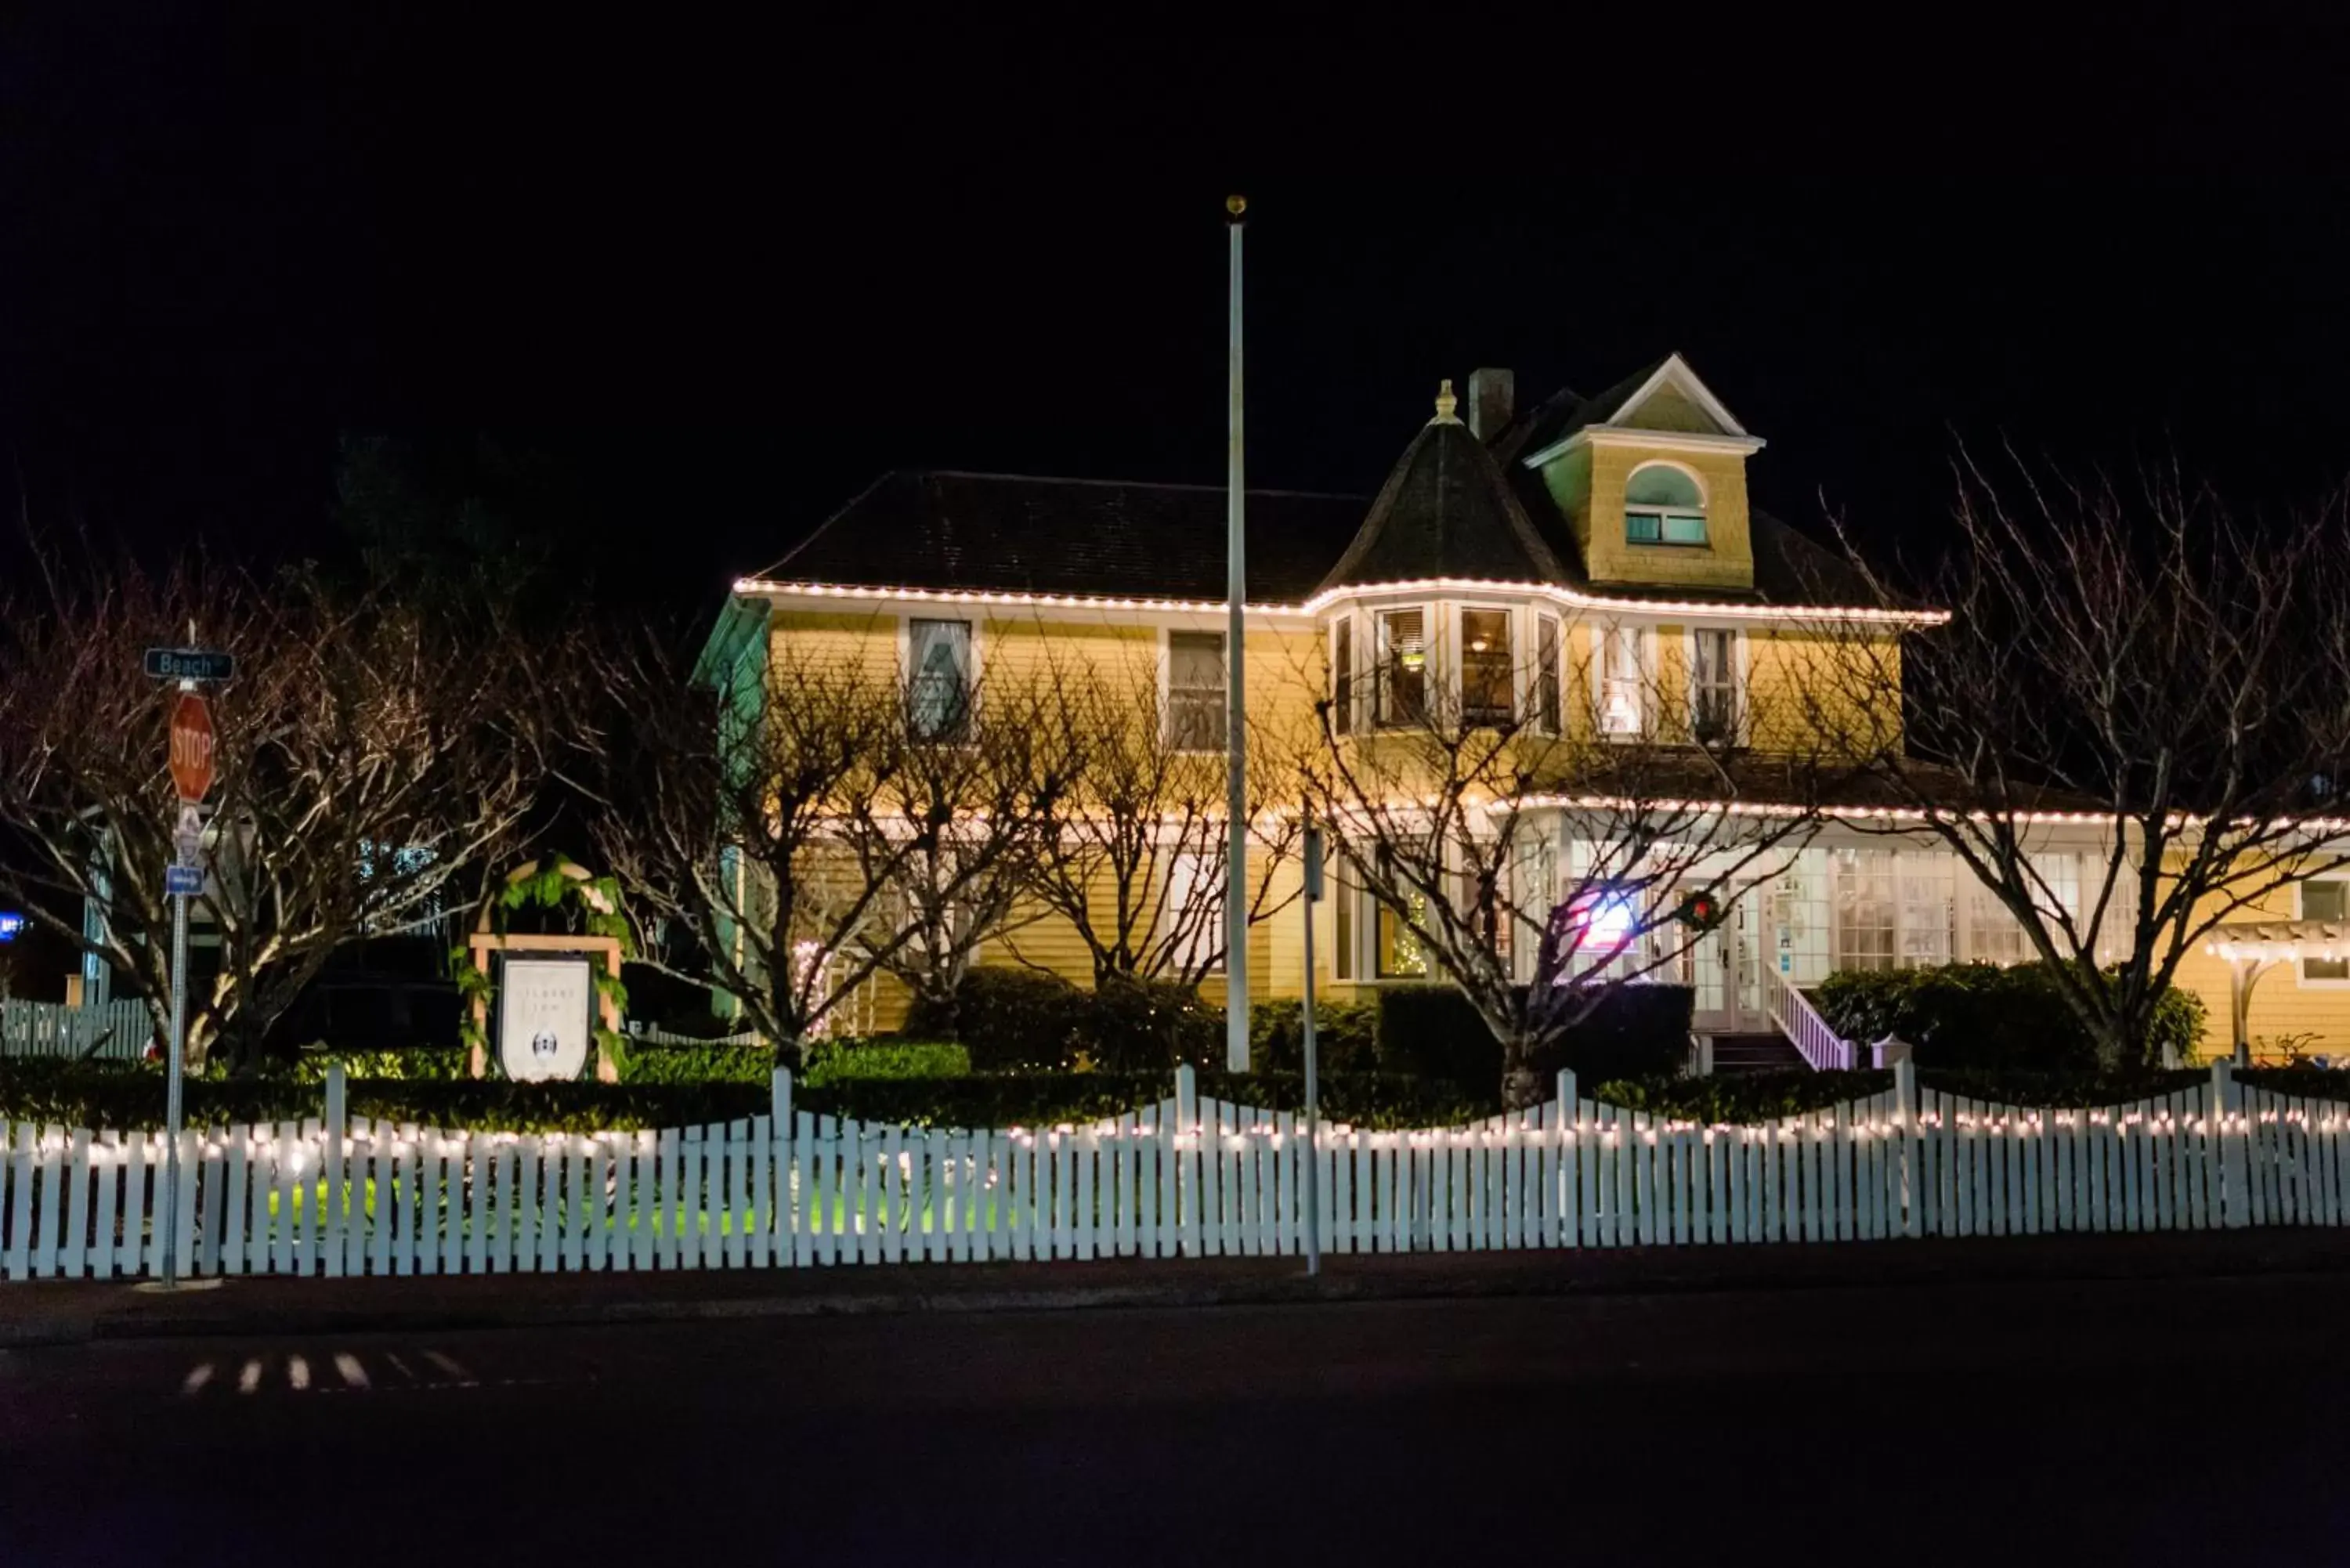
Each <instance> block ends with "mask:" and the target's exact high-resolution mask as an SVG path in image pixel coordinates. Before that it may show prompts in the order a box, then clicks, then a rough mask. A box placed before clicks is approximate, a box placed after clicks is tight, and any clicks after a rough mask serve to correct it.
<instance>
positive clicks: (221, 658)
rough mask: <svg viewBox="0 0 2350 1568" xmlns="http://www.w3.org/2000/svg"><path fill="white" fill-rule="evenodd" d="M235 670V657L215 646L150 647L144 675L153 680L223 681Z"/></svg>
mask: <svg viewBox="0 0 2350 1568" xmlns="http://www.w3.org/2000/svg"><path fill="white" fill-rule="evenodd" d="M235 673H236V656H235V655H234V654H230V653H224V652H222V651H221V650H220V649H216V648H151V649H148V650H147V674H148V677H149V679H151V680H213V681H219V680H228V679H229V678H230V677H231V676H233V675H234V674H235Z"/></svg>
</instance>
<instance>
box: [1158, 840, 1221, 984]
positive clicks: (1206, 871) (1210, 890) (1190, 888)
mask: <svg viewBox="0 0 2350 1568" xmlns="http://www.w3.org/2000/svg"><path fill="white" fill-rule="evenodd" d="M1166 918H1167V919H1168V921H1169V922H1170V924H1171V925H1173V926H1174V927H1175V928H1176V929H1175V930H1174V931H1173V932H1172V933H1171V935H1172V938H1173V940H1172V941H1171V942H1170V958H1171V959H1172V960H1173V961H1174V963H1175V965H1176V967H1177V968H1179V969H1180V970H1181V971H1183V972H1184V973H1185V974H1194V973H1198V972H1199V971H1201V968H1202V966H1206V967H1210V968H1213V969H1215V970H1218V971H1221V970H1222V968H1223V967H1224V966H1223V963H1222V960H1221V959H1218V960H1217V961H1215V962H1214V963H1212V964H1210V962H1209V961H1210V959H1211V956H1212V955H1215V954H1218V953H1219V952H1221V950H1222V948H1223V943H1224V898H1223V888H1222V878H1221V877H1218V876H1217V875H1216V867H1214V866H1213V865H1212V864H1211V863H1210V861H1209V859H1208V857H1206V856H1204V855H1178V856H1175V857H1172V858H1171V859H1170V860H1169V861H1168V863H1167V909H1166Z"/></svg>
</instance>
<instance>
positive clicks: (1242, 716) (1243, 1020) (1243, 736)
mask: <svg viewBox="0 0 2350 1568" xmlns="http://www.w3.org/2000/svg"><path fill="white" fill-rule="evenodd" d="M1247 211H1248V202H1246V201H1245V200H1244V199H1243V198H1242V197H1239V196H1232V197H1228V198H1227V199H1226V200H1225V202H1224V212H1225V213H1226V215H1227V216H1228V218H1229V219H1230V222H1229V223H1228V224H1227V227H1228V228H1229V229H1230V230H1231V233H1232V321H1231V333H1232V336H1231V346H1232V352H1231V364H1230V368H1229V369H1230V375H1229V385H1228V387H1227V389H1226V390H1227V394H1228V396H1227V401H1228V403H1229V405H1230V410H1229V412H1230V423H1229V427H1228V428H1229V432H1230V433H1229V439H1228V441H1227V444H1226V451H1225V474H1224V485H1225V520H1224V535H1225V566H1224V576H1225V581H1224V594H1225V597H1226V598H1227V600H1229V601H1230V602H1229V603H1228V604H1227V606H1226V617H1225V624H1226V630H1225V634H1224V654H1225V659H1226V661H1227V671H1228V672H1227V675H1226V678H1225V688H1226V690H1225V708H1224V752H1225V756H1226V758H1227V767H1226V784H1227V786H1228V787H1227V790H1226V799H1225V815H1226V819H1227V820H1226V829H1227V837H1226V843H1225V850H1224V856H1225V860H1224V1065H1225V1066H1226V1067H1228V1068H1229V1069H1231V1070H1232V1072H1235V1073H1245V1072H1247V1071H1248V1068H1249V983H1248V738H1247V737H1248V724H1247V718H1248V705H1247V703H1246V701H1244V699H1243V675H1244V673H1245V670H1246V666H1247V659H1246V656H1245V653H1244V651H1243V647H1242V644H1243V634H1244V630H1245V628H1244V627H1243V617H1242V606H1243V604H1245V603H1246V601H1247V598H1248V566H1247V558H1246V557H1247V545H1248V541H1247V513H1248V501H1247V491H1246V490H1245V488H1244V487H1243V479H1242V466H1241V223H1242V214H1243V213H1246V212H1247Z"/></svg>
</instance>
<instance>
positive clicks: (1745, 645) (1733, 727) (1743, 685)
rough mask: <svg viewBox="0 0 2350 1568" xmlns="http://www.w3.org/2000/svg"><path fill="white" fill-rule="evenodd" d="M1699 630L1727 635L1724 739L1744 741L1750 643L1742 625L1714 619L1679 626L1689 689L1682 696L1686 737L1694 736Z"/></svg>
mask: <svg viewBox="0 0 2350 1568" xmlns="http://www.w3.org/2000/svg"><path fill="white" fill-rule="evenodd" d="M1701 631H1715V632H1722V633H1725V634H1727V635H1728V637H1729V638H1730V734H1729V737H1728V743H1729V744H1731V745H1733V746H1742V745H1744V744H1746V741H1747V737H1748V735H1749V734H1750V733H1751V730H1750V729H1749V723H1750V718H1751V712H1752V705H1751V703H1750V702H1749V701H1748V693H1749V692H1750V691H1752V687H1753V681H1752V661H1751V659H1750V657H1749V649H1750V643H1749V640H1748V639H1747V636H1746V632H1745V630H1744V628H1740V627H1735V626H1722V625H1719V624H1714V623H1708V622H1703V621H1700V622H1698V623H1696V624H1694V625H1691V626H1687V627H1684V628H1681V670H1682V672H1683V674H1685V675H1686V676H1687V677H1688V687H1689V690H1688V691H1686V692H1685V693H1684V696H1685V697H1686V699H1687V700H1688V702H1689V732H1690V740H1691V741H1693V742H1694V741H1696V740H1697V738H1698V736H1697V639H1698V633H1700V632H1701Z"/></svg>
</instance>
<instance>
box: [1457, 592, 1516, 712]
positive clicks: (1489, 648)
mask: <svg viewBox="0 0 2350 1568" xmlns="http://www.w3.org/2000/svg"><path fill="white" fill-rule="evenodd" d="M1510 664H1511V660H1510V612H1509V611H1507V610H1495V609H1464V610H1462V611H1461V719H1462V720H1463V721H1465V722H1468V723H1471V724H1494V725H1503V724H1507V723H1509V722H1511V721H1512V720H1513V719H1514V718H1516V717H1517V704H1516V701H1515V696H1514V694H1513V692H1512V691H1511V690H1510V678H1511V669H1510Z"/></svg>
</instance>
